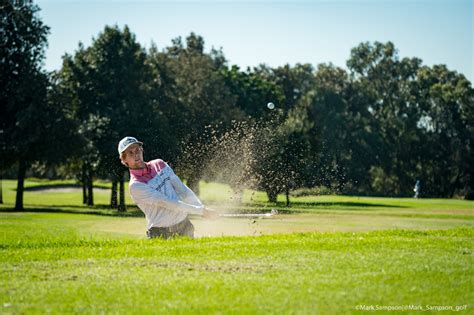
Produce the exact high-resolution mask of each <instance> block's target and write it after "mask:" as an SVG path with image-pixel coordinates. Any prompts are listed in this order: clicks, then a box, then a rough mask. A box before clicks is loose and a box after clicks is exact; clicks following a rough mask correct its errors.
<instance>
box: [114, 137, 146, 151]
mask: <svg viewBox="0 0 474 315" xmlns="http://www.w3.org/2000/svg"><path fill="white" fill-rule="evenodd" d="M132 144H139V145H143V142H140V141H138V140H137V138H134V137H125V138H123V139H122V140H120V142H119V144H118V153H119V154H122V153H123V151H125V150H127V148H128V147H129V146H131V145H132Z"/></svg>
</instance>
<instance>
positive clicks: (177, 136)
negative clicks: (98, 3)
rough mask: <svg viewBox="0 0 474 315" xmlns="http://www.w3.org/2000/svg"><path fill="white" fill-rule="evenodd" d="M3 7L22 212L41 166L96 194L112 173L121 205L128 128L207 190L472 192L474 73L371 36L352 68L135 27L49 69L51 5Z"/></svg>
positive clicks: (6, 154) (11, 161)
mask: <svg viewBox="0 0 474 315" xmlns="http://www.w3.org/2000/svg"><path fill="white" fill-rule="evenodd" d="M1 6H2V10H1V12H2V13H1V14H2V17H1V21H0V23H2V25H1V27H0V32H2V34H1V40H2V45H1V49H0V67H1V69H0V70H1V71H0V84H1V85H0V86H1V87H0V89H1V90H0V93H1V94H0V101H1V104H2V106H1V113H0V114H1V118H0V120H1V121H0V123H1V127H0V146H1V148H2V150H1V156H0V159H1V160H2V165H1V169H2V171H7V170H10V169H11V168H12V167H17V169H18V190H17V196H18V197H17V205H16V208H17V209H21V208H22V200H21V198H22V191H23V179H24V177H25V172H26V170H27V168H28V167H31V166H32V165H35V166H36V170H38V169H39V167H42V168H43V169H45V168H51V167H54V169H55V171H56V174H57V176H64V175H67V176H77V178H78V179H79V180H80V181H81V182H82V183H83V184H84V202H85V203H87V204H89V205H92V204H93V193H92V192H93V190H92V179H93V178H96V177H100V178H107V179H110V180H111V181H112V183H113V185H112V186H113V190H112V192H113V193H112V199H111V205H112V206H118V207H119V209H124V198H123V196H124V192H123V181H124V179H125V177H124V174H125V173H126V172H124V171H125V170H124V168H123V166H122V165H121V164H120V163H119V160H118V158H117V152H116V146H117V142H118V141H119V140H120V139H121V138H122V137H123V136H126V135H133V136H136V137H137V138H139V139H141V140H143V141H144V142H145V144H146V146H145V152H146V153H145V154H146V157H148V158H150V159H151V158H155V157H158V156H159V157H161V158H163V159H165V160H167V161H170V162H171V163H172V164H173V166H174V167H175V168H176V170H177V172H178V173H179V174H180V175H181V176H182V177H184V178H185V179H186V180H187V182H188V184H189V185H190V186H191V187H192V188H193V189H195V190H197V189H198V185H197V184H198V182H199V180H201V179H209V180H211V179H219V180H222V181H226V182H228V183H230V184H231V185H232V187H233V188H234V189H235V190H236V191H237V192H239V191H242V189H243V188H244V187H249V186H250V187H252V188H258V189H263V190H265V191H266V192H267V193H268V196H269V199H270V200H272V201H274V200H275V198H276V195H277V194H278V193H281V192H286V193H287V195H288V194H289V192H290V191H291V190H293V189H296V188H299V187H315V186H325V187H328V188H330V189H332V190H333V191H335V192H341V193H352V194H377V195H392V196H393V195H396V196H407V195H411V194H412V188H413V184H414V182H415V180H416V179H420V180H421V181H422V183H423V187H424V193H425V195H428V196H439V197H453V196H454V195H455V194H460V195H469V194H471V193H472V189H473V187H474V185H473V177H472V174H473V165H474V161H473V154H472V149H473V134H474V133H473V103H474V102H473V100H474V93H473V89H472V87H471V83H470V82H469V81H468V80H467V79H466V78H465V77H464V76H463V75H462V74H459V73H457V72H455V71H451V70H449V69H447V68H446V66H444V65H435V66H432V67H428V66H425V65H423V64H422V61H421V60H420V59H418V58H400V57H399V56H398V53H397V50H396V48H395V47H394V45H393V44H392V43H391V42H387V43H379V42H375V43H362V44H360V45H358V46H357V47H355V48H354V49H352V50H351V52H350V56H349V59H348V61H347V69H348V70H345V69H342V68H339V67H336V66H334V65H332V64H320V65H318V66H317V67H316V68H314V67H313V66H312V65H309V64H297V65H295V66H289V65H285V66H282V67H278V68H270V67H267V66H265V65H261V66H259V67H257V68H254V69H247V70H241V69H239V68H238V67H237V66H229V65H228V62H227V60H226V59H225V56H224V54H223V52H222V51H221V50H214V49H212V50H211V51H209V52H206V51H205V49H204V39H203V38H202V37H201V36H198V35H196V34H194V33H191V34H190V35H189V36H188V37H187V38H186V39H185V40H184V41H183V40H182V39H181V38H177V39H175V40H173V41H172V44H171V45H170V46H169V47H165V48H163V49H158V48H157V47H156V46H152V47H151V48H150V49H148V50H145V49H144V48H143V47H141V46H140V44H139V43H138V42H137V41H136V38H135V36H134V35H133V33H132V32H131V31H130V30H129V28H128V27H126V26H125V27H124V28H119V27H117V26H112V27H110V26H106V27H105V28H104V30H103V31H102V32H100V33H99V35H98V36H97V37H96V38H94V39H93V41H92V44H91V45H90V46H89V47H84V46H83V45H82V44H79V47H78V49H77V50H76V51H75V52H74V54H71V55H65V56H64V58H63V65H62V67H61V69H60V70H58V71H55V72H52V73H46V72H45V71H44V70H42V68H41V66H42V60H43V57H44V47H45V45H46V43H47V40H46V38H47V34H48V27H47V26H45V25H43V24H42V22H41V21H40V20H39V18H38V16H37V11H38V7H37V6H35V5H33V4H32V3H31V2H11V1H8V0H1ZM268 102H273V103H274V104H275V105H276V108H275V109H274V110H270V109H268V108H267V106H266V105H267V103H268ZM118 184H120V186H119V187H120V192H121V193H120V196H121V198H120V199H121V201H120V202H117V185H118Z"/></svg>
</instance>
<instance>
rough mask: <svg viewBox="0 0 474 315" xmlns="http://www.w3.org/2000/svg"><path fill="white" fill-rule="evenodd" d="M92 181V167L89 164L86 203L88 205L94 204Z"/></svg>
mask: <svg viewBox="0 0 474 315" xmlns="http://www.w3.org/2000/svg"><path fill="white" fill-rule="evenodd" d="M93 181H94V180H93V173H92V167H91V166H90V165H89V167H88V170H87V205H88V206H89V207H91V206H93V205H94V190H93V184H94V183H93Z"/></svg>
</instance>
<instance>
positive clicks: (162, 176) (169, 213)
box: [118, 137, 217, 238]
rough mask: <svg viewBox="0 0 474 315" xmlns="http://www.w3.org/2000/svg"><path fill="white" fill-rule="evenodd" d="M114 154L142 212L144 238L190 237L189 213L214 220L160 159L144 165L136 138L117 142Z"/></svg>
mask: <svg viewBox="0 0 474 315" xmlns="http://www.w3.org/2000/svg"><path fill="white" fill-rule="evenodd" d="M118 153H119V155H120V160H121V161H122V164H123V165H125V166H126V167H128V168H129V170H130V185H129V190H130V195H131V196H132V199H133V201H134V202H135V203H136V204H137V206H138V207H139V208H140V209H141V210H142V211H143V213H145V217H146V220H147V232H146V234H147V236H148V238H154V237H163V238H170V237H173V236H179V235H181V236H188V237H191V238H193V237H194V226H193V224H192V223H191V221H189V218H188V215H189V214H198V215H202V216H203V217H204V218H207V219H212V218H215V217H217V214H216V212H215V211H212V210H210V209H207V208H206V207H205V206H204V205H203V204H202V202H201V201H200V200H199V198H198V197H197V196H196V195H195V194H194V193H193V191H192V190H191V189H189V188H188V187H187V186H186V185H185V184H183V182H182V181H181V180H180V179H179V177H178V176H176V174H175V173H174V172H173V170H172V169H171V167H170V166H169V165H168V164H166V163H165V162H164V161H163V160H160V159H156V160H152V161H150V162H145V161H144V160H143V143H142V142H140V141H138V140H137V139H136V138H134V137H125V138H123V139H122V140H120V142H119V145H118Z"/></svg>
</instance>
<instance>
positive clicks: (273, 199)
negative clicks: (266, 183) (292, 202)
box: [267, 190, 278, 202]
mask: <svg viewBox="0 0 474 315" xmlns="http://www.w3.org/2000/svg"><path fill="white" fill-rule="evenodd" d="M267 196H268V201H270V202H277V197H278V193H277V192H276V191H275V190H267Z"/></svg>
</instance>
